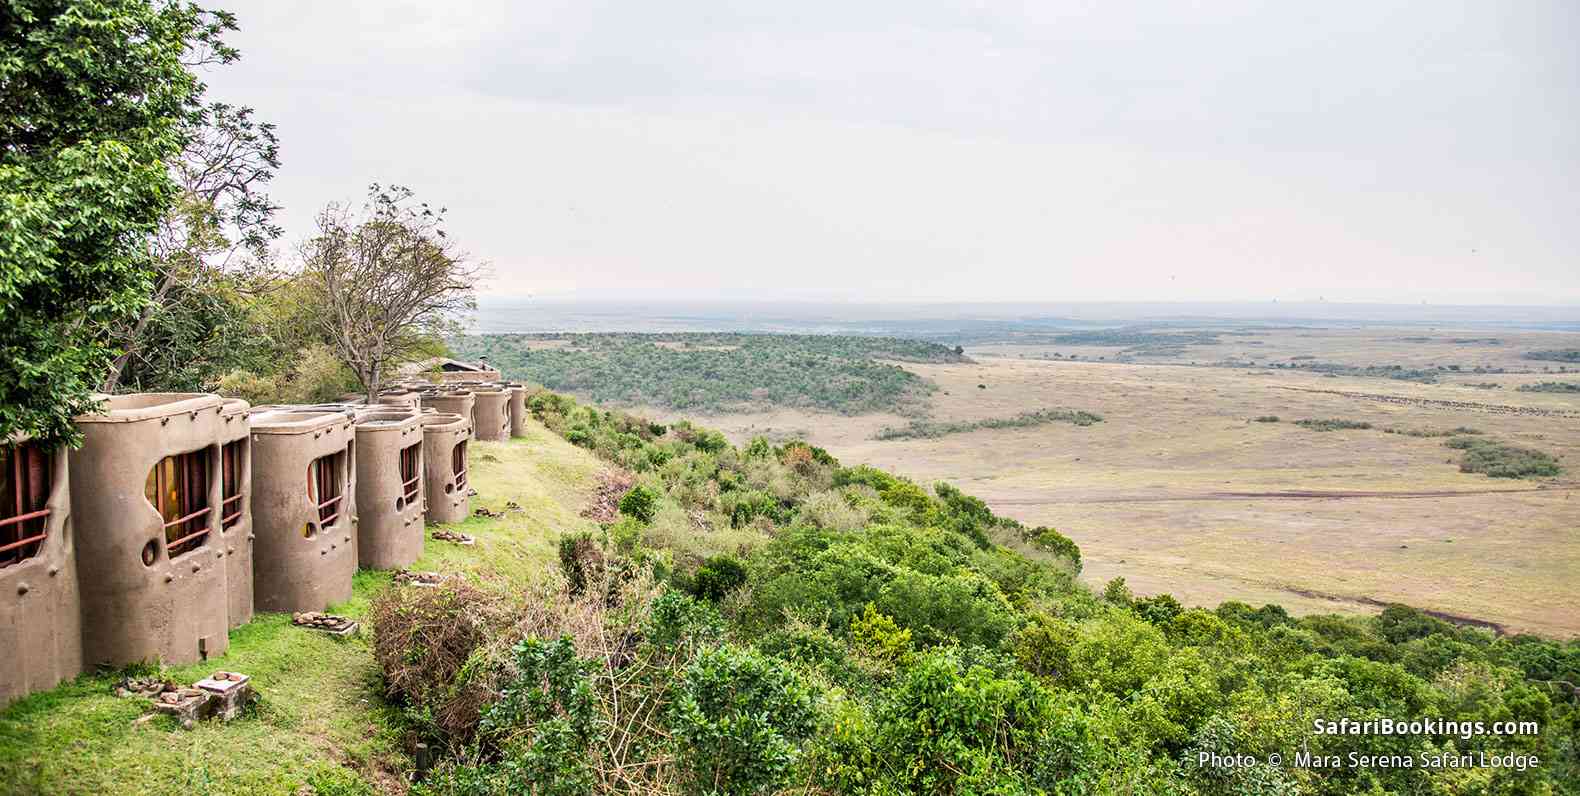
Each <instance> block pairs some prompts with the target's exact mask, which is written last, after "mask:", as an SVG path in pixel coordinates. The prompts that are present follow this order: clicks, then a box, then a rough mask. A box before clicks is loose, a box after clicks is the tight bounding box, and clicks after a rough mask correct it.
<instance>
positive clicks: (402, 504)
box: [395, 497, 406, 512]
mask: <svg viewBox="0 0 1580 796" xmlns="http://www.w3.org/2000/svg"><path fill="white" fill-rule="evenodd" d="M405 508H406V498H404V497H398V498H395V510H396V511H397V512H399V511H401V510H402V509H405Z"/></svg>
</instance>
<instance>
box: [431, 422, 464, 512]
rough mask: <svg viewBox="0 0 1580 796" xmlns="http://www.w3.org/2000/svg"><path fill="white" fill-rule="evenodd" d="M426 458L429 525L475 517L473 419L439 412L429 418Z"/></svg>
mask: <svg viewBox="0 0 1580 796" xmlns="http://www.w3.org/2000/svg"><path fill="white" fill-rule="evenodd" d="M422 419H423V431H422V455H423V474H424V481H425V489H426V490H427V506H428V508H427V514H426V519H427V521H428V522H460V521H461V520H464V519H466V518H467V515H469V514H470V513H471V509H470V504H471V501H470V499H469V498H468V497H467V494H466V493H467V490H468V489H469V488H470V487H469V483H470V482H469V480H468V478H467V475H468V474H467V469H468V468H469V467H470V466H471V464H470V460H469V456H468V451H467V449H466V446H467V443H468V441H469V440H470V439H471V436H472V418H471V416H470V415H457V414H447V413H442V412H436V413H433V414H425V415H423V416H422Z"/></svg>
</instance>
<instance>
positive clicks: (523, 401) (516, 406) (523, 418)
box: [509, 384, 528, 437]
mask: <svg viewBox="0 0 1580 796" xmlns="http://www.w3.org/2000/svg"><path fill="white" fill-rule="evenodd" d="M509 387H510V436H512V437H525V436H526V435H527V418H528V414H527V388H526V386H525V385H521V384H512V385H509Z"/></svg>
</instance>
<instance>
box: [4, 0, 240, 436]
mask: <svg viewBox="0 0 1580 796" xmlns="http://www.w3.org/2000/svg"><path fill="white" fill-rule="evenodd" d="M233 29H235V20H234V18H233V17H232V16H231V15H230V14H228V13H224V12H209V11H205V10H203V9H201V8H199V7H197V6H196V5H193V4H190V3H178V2H168V1H166V2H148V1H147V0H75V1H68V0H12V2H8V3H5V4H4V5H3V6H0V261H3V262H4V263H5V266H4V268H0V438H3V437H8V436H10V435H12V434H16V433H23V434H29V435H33V436H35V437H37V438H40V439H49V440H66V441H72V440H73V439H74V437H75V435H76V431H75V429H74V428H73V426H72V423H71V418H72V417H73V416H74V415H77V414H80V413H82V412H85V411H89V410H91V409H92V407H93V403H94V402H93V399H92V392H93V388H94V387H95V386H96V385H97V384H98V382H99V380H100V379H101V378H102V377H103V375H104V373H105V371H106V369H107V368H108V366H109V365H110V363H111V361H112V359H113V357H114V355H115V351H114V349H113V348H112V345H111V342H110V339H109V335H108V331H107V330H108V329H109V328H110V327H111V326H112V325H114V324H116V323H117V322H120V321H122V320H123V319H125V318H126V317H127V316H129V315H131V314H133V313H135V312H137V311H138V310H139V309H140V308H141V306H142V305H143V303H144V301H145V299H146V297H147V295H148V292H149V286H150V281H151V276H152V274H151V271H152V269H151V263H150V259H151V254H150V251H149V247H148V239H149V235H150V234H151V233H153V231H154V230H155V227H156V225H157V224H158V222H159V220H160V219H161V218H162V217H163V216H164V215H165V213H166V212H167V210H168V209H169V208H170V206H171V203H172V202H173V201H174V199H175V195H176V188H175V184H174V181H173V179H172V177H171V174H170V168H169V164H170V162H171V161H172V159H173V158H175V157H176V156H177V155H178V154H179V153H180V152H181V151H182V148H183V146H184V143H185V137H186V131H187V130H189V129H191V126H192V125H193V124H195V123H196V121H197V120H198V119H199V118H200V117H201V113H202V109H201V104H200V103H201V98H202V94H203V84H202V83H201V82H200V81H199V80H198V78H197V77H196V76H195V74H194V73H193V71H192V70H193V68H194V67H196V66H198V65H201V64H205V63H226V62H229V61H232V60H234V59H235V58H236V51H235V50H233V49H231V48H229V47H227V46H226V45H225V44H224V43H223V41H222V40H221V36H222V34H223V33H224V32H225V31H228V30H233Z"/></svg>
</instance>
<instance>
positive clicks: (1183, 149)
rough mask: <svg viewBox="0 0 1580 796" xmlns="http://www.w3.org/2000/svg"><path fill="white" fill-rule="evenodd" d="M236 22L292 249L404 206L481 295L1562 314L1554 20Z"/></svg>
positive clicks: (425, 12)
mask: <svg viewBox="0 0 1580 796" xmlns="http://www.w3.org/2000/svg"><path fill="white" fill-rule="evenodd" d="M226 7H228V8H230V9H231V10H233V11H235V12H236V13H237V14H238V16H239V18H240V24H241V26H242V30H241V31H240V33H238V34H236V35H234V36H233V37H232V41H233V42H234V43H235V44H237V45H238V46H240V47H241V49H242V51H243V60H242V61H241V62H240V63H239V64H236V65H234V66H231V67H227V68H225V69H223V70H220V71H216V72H213V73H211V74H209V75H207V79H208V82H209V84H210V93H211V96H212V97H213V98H215V99H223V100H226V101H230V102H235V103H239V104H244V105H251V106H253V107H255V108H257V111H258V115H259V116H260V117H261V118H263V119H265V120H269V121H273V122H275V123H277V124H278V125H279V132H280V136H281V141H282V158H283V161H284V163H283V167H282V169H281V171H280V174H279V176H278V177H277V178H276V180H275V184H274V186H273V188H272V192H273V193H274V195H275V198H276V200H277V201H278V202H280V203H281V204H282V205H283V206H284V208H285V210H284V212H283V216H282V217H283V221H284V223H285V226H286V228H287V230H288V232H287V236H288V238H289V239H292V240H295V239H298V238H300V237H302V236H305V235H306V234H308V233H309V232H310V231H311V219H312V214H313V212H314V211H315V210H316V209H317V208H318V207H320V206H322V205H323V204H324V203H325V202H328V201H358V200H360V198H361V196H362V193H363V191H364V189H365V186H366V185H367V183H369V182H370V181H374V180H378V181H381V182H386V183H402V184H406V185H409V186H411V187H412V188H414V189H415V190H416V191H417V192H418V194H419V196H420V197H422V198H423V199H425V200H428V201H430V202H432V203H435V204H442V205H445V206H447V207H448V208H449V209H450V215H451V220H450V230H451V233H452V234H453V235H454V236H456V237H457V238H458V239H459V240H460V241H461V242H462V243H463V244H464V246H465V248H467V249H468V250H469V251H470V252H472V254H473V255H475V256H477V257H478V258H480V259H484V260H487V261H489V262H490V263H491V264H492V268H493V272H494V275H495V276H494V279H493V281H492V283H491V284H490V285H488V286H487V288H486V291H485V292H487V293H490V294H500V295H533V296H560V297H567V296H568V297H589V298H596V297H636V296H642V297H651V298H675V299H714V298H730V297H739V298H754V299H808V300H842V299H843V300H860V301H1085V300H1126V301H1159V300H1164V301H1167V300H1181V301H1231V300H1247V301H1266V300H1270V299H1280V300H1314V299H1318V298H1325V299H1327V300H1329V301H1383V302H1396V303H1419V302H1421V301H1429V302H1434V303H1438V302H1441V303H1459V304H1492V303H1514V304H1570V303H1580V55H1577V53H1580V49H1577V48H1576V47H1575V42H1576V41H1580V3H1575V2H1572V1H1570V0H1529V1H1522V2H1456V1H1454V0H1413V1H1411V2H1387V1H1386V0H1384V1H1381V2H1328V3H1288V2H1268V3H1261V2H1248V1H1246V0H1215V1H1214V2H1203V3H1183V2H1148V3H1134V2H1026V3H986V2H983V3H936V2H925V1H920V0H910V1H908V2H896V1H895V0H879V1H878V2H871V3H848V2H831V1H830V0H803V2H797V3H773V4H769V3H740V2H725V1H724V0H714V1H712V2H691V1H689V0H676V2H671V3H651V2H598V1H597V0H579V1H578V2H569V1H568V0H566V1H564V2H561V1H559V0H549V1H548V2H533V3H517V2H505V1H504V0H497V1H490V2H477V3H466V2H454V3H432V2H425V3H412V2H382V1H381V2H333V3H329V2H305V1H298V0H267V1H265V0H252V1H251V2H231V3H228V4H227V6H226ZM752 7H757V10H750V9H751V8H752Z"/></svg>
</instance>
